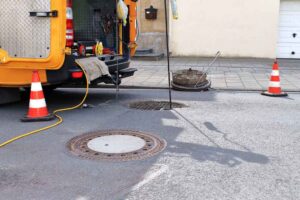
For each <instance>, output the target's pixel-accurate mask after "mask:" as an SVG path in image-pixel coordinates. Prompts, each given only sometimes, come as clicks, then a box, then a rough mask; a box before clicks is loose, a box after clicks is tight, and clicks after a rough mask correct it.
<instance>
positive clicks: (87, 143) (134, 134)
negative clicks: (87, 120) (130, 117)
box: [67, 130, 166, 161]
mask: <svg viewBox="0 0 300 200" xmlns="http://www.w3.org/2000/svg"><path fill="white" fill-rule="evenodd" d="M67 146H68V148H69V150H70V151H71V152H72V153H73V154H74V155H76V156H79V157H82V158H86V159H92V160H106V161H130V160H142V159H146V158H149V157H151V156H154V155H156V154H158V153H159V152H161V151H163V150H164V148H165V147H166V141H165V140H163V139H161V138H159V137H158V136H155V135H152V134H148V133H142V132H139V131H128V130H107V131H98V132H93V133H88V134H84V135H80V136H77V137H75V138H73V139H71V140H70V141H69V142H68V144H67Z"/></svg>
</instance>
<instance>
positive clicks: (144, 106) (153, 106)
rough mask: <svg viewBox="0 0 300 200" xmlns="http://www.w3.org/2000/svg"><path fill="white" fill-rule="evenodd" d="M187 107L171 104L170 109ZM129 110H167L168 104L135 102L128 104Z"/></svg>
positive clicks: (162, 102) (163, 102) (180, 104)
mask: <svg viewBox="0 0 300 200" xmlns="http://www.w3.org/2000/svg"><path fill="white" fill-rule="evenodd" d="M184 107H187V106H186V105H184V104H182V103H177V102H172V108H184ZM129 108H134V109H138V110H169V109H170V102H168V101H136V102H131V103H129Z"/></svg>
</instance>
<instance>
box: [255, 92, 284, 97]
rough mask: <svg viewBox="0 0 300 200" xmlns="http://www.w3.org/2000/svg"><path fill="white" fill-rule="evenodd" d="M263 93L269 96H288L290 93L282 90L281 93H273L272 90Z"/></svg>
mask: <svg viewBox="0 0 300 200" xmlns="http://www.w3.org/2000/svg"><path fill="white" fill-rule="evenodd" d="M261 95H264V96H268V97H287V96H288V94H287V93H285V92H282V93H280V94H272V93H270V92H262V93H261Z"/></svg>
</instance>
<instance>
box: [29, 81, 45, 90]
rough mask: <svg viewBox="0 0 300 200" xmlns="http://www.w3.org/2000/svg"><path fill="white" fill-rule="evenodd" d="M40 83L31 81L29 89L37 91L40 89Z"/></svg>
mask: <svg viewBox="0 0 300 200" xmlns="http://www.w3.org/2000/svg"><path fill="white" fill-rule="evenodd" d="M42 90H43V89H42V84H41V83H31V91H33V92H39V91H42Z"/></svg>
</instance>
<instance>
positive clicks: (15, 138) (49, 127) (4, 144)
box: [0, 63, 89, 148]
mask: <svg viewBox="0 0 300 200" xmlns="http://www.w3.org/2000/svg"><path fill="white" fill-rule="evenodd" d="M77 64H78V63H77ZM79 67H80V68H81V69H82V71H83V73H84V76H85V80H86V92H85V95H84V97H83V99H82V100H81V102H80V103H79V104H78V105H76V106H73V107H70V108H63V109H58V110H55V111H54V112H53V114H54V116H55V117H56V118H57V119H58V121H57V122H56V123H55V124H52V125H50V126H46V127H44V128H40V129H37V130H34V131H31V132H28V133H25V134H22V135H19V136H17V137H14V138H12V139H10V140H7V141H6V142H3V143H1V144H0V148H2V147H4V146H6V145H8V144H10V143H13V142H15V141H16V140H19V139H22V138H24V137H27V136H30V135H33V134H36V133H39V132H42V131H45V130H49V129H51V128H54V127H56V126H58V125H60V124H61V123H63V121H64V120H63V118H62V117H61V116H59V115H58V114H57V113H60V112H65V111H70V110H75V109H77V108H80V107H81V106H82V105H83V103H84V102H85V100H86V98H87V96H88V94H89V81H88V77H87V74H86V72H85V71H84V69H83V68H82V67H81V66H80V65H79Z"/></svg>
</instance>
